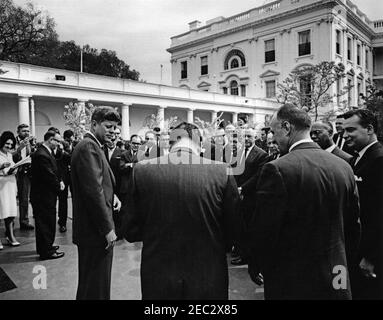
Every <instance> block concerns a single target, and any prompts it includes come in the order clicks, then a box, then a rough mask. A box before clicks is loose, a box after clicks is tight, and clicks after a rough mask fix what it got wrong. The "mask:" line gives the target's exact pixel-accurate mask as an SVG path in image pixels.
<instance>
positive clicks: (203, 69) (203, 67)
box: [201, 56, 209, 75]
mask: <svg viewBox="0 0 383 320" xmlns="http://www.w3.org/2000/svg"><path fill="white" fill-rule="evenodd" d="M208 73H209V69H208V64H207V56H204V57H201V75H204V74H208Z"/></svg>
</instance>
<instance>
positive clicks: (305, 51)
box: [298, 29, 312, 57]
mask: <svg viewBox="0 0 383 320" xmlns="http://www.w3.org/2000/svg"><path fill="white" fill-rule="evenodd" d="M303 33H308V34H309V42H305V43H300V38H301V34H303ZM311 38H312V30H311V29H307V30H302V31H298V57H303V56H308V55H310V54H311V53H312V50H311ZM303 45H305V46H304V47H303ZM303 48H305V49H303Z"/></svg>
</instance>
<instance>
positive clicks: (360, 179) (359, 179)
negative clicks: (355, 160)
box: [355, 176, 363, 182]
mask: <svg viewBox="0 0 383 320" xmlns="http://www.w3.org/2000/svg"><path fill="white" fill-rule="evenodd" d="M355 181H356V182H362V181H363V179H362V178H361V177H358V176H355Z"/></svg>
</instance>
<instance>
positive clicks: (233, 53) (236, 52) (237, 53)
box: [224, 49, 246, 70]
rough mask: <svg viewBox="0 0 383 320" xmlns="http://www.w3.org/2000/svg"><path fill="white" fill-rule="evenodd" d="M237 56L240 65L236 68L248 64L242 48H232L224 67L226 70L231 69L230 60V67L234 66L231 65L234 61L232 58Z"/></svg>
mask: <svg viewBox="0 0 383 320" xmlns="http://www.w3.org/2000/svg"><path fill="white" fill-rule="evenodd" d="M233 57H235V58H236V59H235V60H237V64H238V66H237V67H236V68H238V67H239V66H241V67H245V66H246V59H245V55H244V54H243V52H242V51H240V50H237V49H235V50H231V51H230V52H229V53H228V54H227V55H226V58H225V64H224V69H225V70H228V69H229V62H230V68H233V67H232V66H231V65H232V64H233V61H234V59H232V60H231V58H233ZM230 60H231V61H230ZM239 61H241V63H240V64H239Z"/></svg>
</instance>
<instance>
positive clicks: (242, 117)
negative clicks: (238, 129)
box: [238, 116, 247, 123]
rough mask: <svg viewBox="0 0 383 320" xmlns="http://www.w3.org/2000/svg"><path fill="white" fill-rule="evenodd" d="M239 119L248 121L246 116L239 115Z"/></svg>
mask: <svg viewBox="0 0 383 320" xmlns="http://www.w3.org/2000/svg"><path fill="white" fill-rule="evenodd" d="M238 120H242V121H243V122H244V123H247V119H246V117H244V116H240V117H238Z"/></svg>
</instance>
